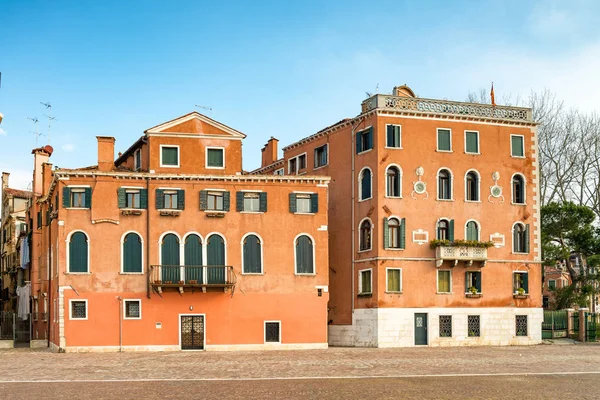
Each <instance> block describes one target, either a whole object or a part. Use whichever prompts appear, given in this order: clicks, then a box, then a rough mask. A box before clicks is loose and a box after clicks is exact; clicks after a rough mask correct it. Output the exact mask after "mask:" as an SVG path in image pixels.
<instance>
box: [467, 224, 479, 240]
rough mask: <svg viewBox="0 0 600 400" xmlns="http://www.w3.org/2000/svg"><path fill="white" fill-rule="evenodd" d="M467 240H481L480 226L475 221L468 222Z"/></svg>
mask: <svg viewBox="0 0 600 400" xmlns="http://www.w3.org/2000/svg"><path fill="white" fill-rule="evenodd" d="M467 240H479V226H478V225H477V222H475V221H469V222H467Z"/></svg>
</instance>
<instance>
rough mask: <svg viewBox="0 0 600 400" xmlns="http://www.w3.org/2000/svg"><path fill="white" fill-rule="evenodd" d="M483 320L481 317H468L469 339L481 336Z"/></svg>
mask: <svg viewBox="0 0 600 400" xmlns="http://www.w3.org/2000/svg"><path fill="white" fill-rule="evenodd" d="M480 324H481V318H480V317H479V315H469V316H468V317H467V331H468V336H469V337H479V336H481V325H480Z"/></svg>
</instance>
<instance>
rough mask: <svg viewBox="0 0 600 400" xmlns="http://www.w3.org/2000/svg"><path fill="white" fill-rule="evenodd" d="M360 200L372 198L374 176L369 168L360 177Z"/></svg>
mask: <svg viewBox="0 0 600 400" xmlns="http://www.w3.org/2000/svg"><path fill="white" fill-rule="evenodd" d="M359 183H360V185H359V190H360V192H359V198H358V199H359V200H367V199H370V198H371V197H372V175H371V170H370V169H369V168H363V170H362V171H361V172H360V176H359Z"/></svg>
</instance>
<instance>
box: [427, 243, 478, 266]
mask: <svg viewBox="0 0 600 400" xmlns="http://www.w3.org/2000/svg"><path fill="white" fill-rule="evenodd" d="M487 250H488V249H487V248H486V247H475V246H444V245H441V246H438V247H436V248H435V266H436V267H438V268H439V267H441V266H442V264H443V263H444V261H452V262H454V265H453V266H456V265H457V264H458V262H459V261H465V266H466V267H470V266H471V265H473V262H474V261H477V262H480V263H481V264H480V266H481V267H484V266H485V263H486V262H487Z"/></svg>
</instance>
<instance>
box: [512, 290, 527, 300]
mask: <svg viewBox="0 0 600 400" xmlns="http://www.w3.org/2000/svg"><path fill="white" fill-rule="evenodd" d="M513 297H514V298H515V299H526V298H528V297H529V295H528V294H527V293H525V289H523V288H522V287H520V288H518V289H517V292H516V293H515V294H513Z"/></svg>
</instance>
